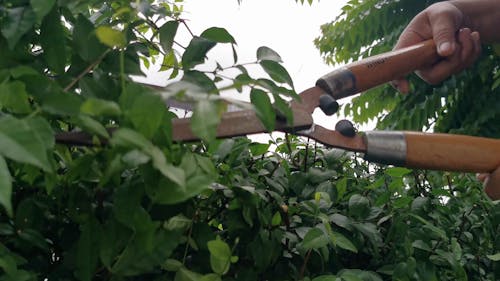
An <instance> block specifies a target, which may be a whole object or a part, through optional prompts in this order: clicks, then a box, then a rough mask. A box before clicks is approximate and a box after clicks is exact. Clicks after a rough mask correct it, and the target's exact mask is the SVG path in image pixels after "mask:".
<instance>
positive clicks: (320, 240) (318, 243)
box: [301, 228, 330, 250]
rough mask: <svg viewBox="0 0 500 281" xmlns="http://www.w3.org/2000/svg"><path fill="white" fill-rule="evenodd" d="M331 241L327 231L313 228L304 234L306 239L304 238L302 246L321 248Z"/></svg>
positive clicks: (305, 247)
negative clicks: (326, 233)
mask: <svg viewBox="0 0 500 281" xmlns="http://www.w3.org/2000/svg"><path fill="white" fill-rule="evenodd" d="M328 243H330V239H329V238H328V236H326V235H325V233H324V232H323V231H322V230H321V229H319V228H311V229H310V230H309V231H308V232H307V234H306V236H304V240H302V243H301V245H302V248H304V249H305V250H309V249H319V248H322V247H324V246H326V245H328Z"/></svg>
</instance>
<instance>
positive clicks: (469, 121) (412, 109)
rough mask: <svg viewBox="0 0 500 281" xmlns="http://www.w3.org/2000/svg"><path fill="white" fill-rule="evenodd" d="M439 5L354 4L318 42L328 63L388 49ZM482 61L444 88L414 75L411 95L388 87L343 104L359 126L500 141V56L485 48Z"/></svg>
mask: <svg viewBox="0 0 500 281" xmlns="http://www.w3.org/2000/svg"><path fill="white" fill-rule="evenodd" d="M434 2H437V1H419V0H402V1H386V0H367V1H358V0H352V1H349V2H348V4H347V5H346V6H344V8H343V9H342V10H343V12H342V14H341V15H340V16H339V17H338V18H337V19H336V20H335V21H334V22H332V23H331V24H325V25H324V26H323V27H322V35H321V36H320V37H319V38H317V39H316V40H315V43H316V45H317V47H318V48H319V50H320V51H321V53H322V54H323V55H324V58H325V60H326V61H327V62H328V63H331V64H334V63H347V62H349V61H351V60H352V59H357V58H360V57H366V56H369V55H370V54H377V53H381V52H384V51H388V50H390V49H391V48H392V46H394V44H395V43H396V40H397V39H398V36H399V34H400V33H401V31H402V30H403V28H404V27H405V26H406V25H407V24H408V22H409V20H411V19H412V18H413V16H415V15H416V14H417V13H418V12H420V11H421V10H423V9H424V8H425V7H426V6H428V5H430V4H432V3H434ZM483 50H484V51H483V56H482V58H481V59H480V60H479V61H478V62H477V63H476V64H475V65H474V67H472V68H471V69H469V70H467V71H465V72H463V73H461V74H459V75H456V76H454V77H452V78H450V79H448V80H447V81H444V82H443V83H441V85H437V86H430V85H427V84H425V83H424V82H423V81H420V80H419V79H418V78H417V77H416V76H414V75H412V76H410V77H409V79H410V82H411V84H412V89H411V94H410V95H406V96H402V95H397V94H396V93H395V91H394V90H393V89H392V88H391V87H389V86H382V87H378V88H376V89H373V90H370V91H367V92H366V93H365V94H364V95H361V96H359V97H357V98H355V99H354V100H353V102H352V103H350V104H348V105H346V106H344V112H345V113H346V114H347V115H353V117H354V120H355V121H357V122H367V121H368V120H370V119H376V120H377V121H378V127H379V128H386V129H399V130H401V129H405V130H418V131H420V130H422V129H429V128H431V127H432V128H433V129H434V130H435V131H440V132H452V133H461V134H471V135H480V136H489V137H499V136H500V128H499V127H498V122H499V120H500V110H499V109H500V92H499V88H498V82H497V81H498V65H499V60H500V56H498V54H499V53H498V52H495V51H494V48H493V46H484V48H483Z"/></svg>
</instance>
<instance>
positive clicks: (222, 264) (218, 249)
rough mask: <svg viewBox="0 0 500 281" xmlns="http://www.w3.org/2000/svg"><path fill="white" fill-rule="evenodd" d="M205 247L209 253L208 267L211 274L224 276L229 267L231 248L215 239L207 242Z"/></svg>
mask: <svg viewBox="0 0 500 281" xmlns="http://www.w3.org/2000/svg"><path fill="white" fill-rule="evenodd" d="M207 247H208V251H209V252H210V266H211V267H212V270H213V272H215V273H217V274H220V275H224V274H226V273H227V271H228V270H229V267H230V265H231V248H229V245H228V244H227V243H226V242H224V241H222V240H220V238H217V239H216V240H212V241H208V243H207Z"/></svg>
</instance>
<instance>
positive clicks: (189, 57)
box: [182, 27, 236, 70]
mask: <svg viewBox="0 0 500 281" xmlns="http://www.w3.org/2000/svg"><path fill="white" fill-rule="evenodd" d="M217 43H231V44H236V41H235V40H234V38H233V36H232V35H231V34H229V32H227V30H226V29H224V28H220V27H211V28H209V29H207V30H205V31H203V32H202V33H201V35H200V36H194V37H193V39H191V42H189V45H188V46H187V48H186V50H185V51H184V54H183V55H182V66H183V68H184V69H185V70H187V69H190V68H192V67H194V66H196V65H198V64H200V63H203V62H204V61H205V57H206V55H207V53H208V51H210V50H211V49H212V48H213V47H215V45H216V44H217Z"/></svg>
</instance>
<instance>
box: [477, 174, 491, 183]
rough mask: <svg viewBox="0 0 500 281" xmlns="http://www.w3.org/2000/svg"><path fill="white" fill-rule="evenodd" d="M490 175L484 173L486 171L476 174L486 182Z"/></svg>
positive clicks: (481, 180) (480, 179)
mask: <svg viewBox="0 0 500 281" xmlns="http://www.w3.org/2000/svg"><path fill="white" fill-rule="evenodd" d="M489 176H490V174H484V173H483V174H477V175H476V178H477V179H478V180H479V181H480V182H482V183H484V182H485V181H486V179H487V178H488V177H489Z"/></svg>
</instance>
